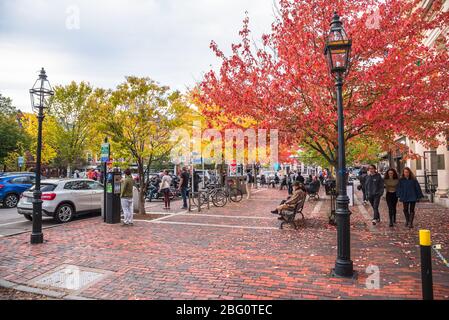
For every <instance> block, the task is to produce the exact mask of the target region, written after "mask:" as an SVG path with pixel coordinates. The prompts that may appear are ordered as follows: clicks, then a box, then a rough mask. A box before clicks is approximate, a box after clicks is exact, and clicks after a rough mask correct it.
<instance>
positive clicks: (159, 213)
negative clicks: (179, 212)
mask: <svg viewBox="0 0 449 320" xmlns="http://www.w3.org/2000/svg"><path fill="white" fill-rule="evenodd" d="M136 214H137V213H135V215H136ZM146 214H157V215H159V216H172V215H174V214H175V213H168V212H167V211H166V212H157V211H146Z"/></svg>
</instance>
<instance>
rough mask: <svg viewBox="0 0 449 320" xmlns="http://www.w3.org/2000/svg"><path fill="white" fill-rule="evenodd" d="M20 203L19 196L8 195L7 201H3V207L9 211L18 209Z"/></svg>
mask: <svg viewBox="0 0 449 320" xmlns="http://www.w3.org/2000/svg"><path fill="white" fill-rule="evenodd" d="M18 203H19V196H18V195H17V194H8V195H7V196H6V198H5V200H3V205H4V206H5V207H6V208H9V209H11V208H15V207H17V204H18Z"/></svg>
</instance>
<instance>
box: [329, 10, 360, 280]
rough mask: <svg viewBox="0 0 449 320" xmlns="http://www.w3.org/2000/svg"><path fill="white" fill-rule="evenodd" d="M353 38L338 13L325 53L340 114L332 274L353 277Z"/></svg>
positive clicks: (332, 24) (335, 16)
mask: <svg viewBox="0 0 449 320" xmlns="http://www.w3.org/2000/svg"><path fill="white" fill-rule="evenodd" d="M351 47H352V41H351V40H350V39H349V38H348V36H347V34H346V32H345V30H344V29H343V23H342V22H341V20H340V17H339V16H338V14H337V13H336V12H335V14H334V17H333V19H332V23H331V30H330V32H329V35H328V38H327V42H326V49H325V55H326V57H327V61H328V65H329V69H330V72H331V74H332V75H333V76H334V78H335V86H336V91H337V116H338V172H337V184H338V197H337V208H336V220H337V248H338V249H337V251H338V254H337V260H336V262H335V268H334V269H333V270H332V274H333V275H334V276H338V277H353V276H354V269H353V262H352V260H351V230H350V216H351V212H350V211H349V197H348V194H347V181H346V148H345V122H344V112H343V78H344V75H345V74H346V73H347V72H348V70H349V60H350V52H351Z"/></svg>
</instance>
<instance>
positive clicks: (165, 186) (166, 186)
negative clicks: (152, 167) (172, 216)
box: [159, 170, 172, 210]
mask: <svg viewBox="0 0 449 320" xmlns="http://www.w3.org/2000/svg"><path fill="white" fill-rule="evenodd" d="M171 183H172V178H171V176H170V175H169V173H168V170H164V175H163V176H162V182H161V186H160V187H159V192H161V193H162V194H163V195H164V204H165V208H164V209H165V210H170V186H171Z"/></svg>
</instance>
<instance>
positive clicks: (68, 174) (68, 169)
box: [67, 164, 72, 178]
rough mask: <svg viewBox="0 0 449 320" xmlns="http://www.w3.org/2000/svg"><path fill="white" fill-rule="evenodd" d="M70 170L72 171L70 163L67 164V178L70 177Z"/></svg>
mask: <svg viewBox="0 0 449 320" xmlns="http://www.w3.org/2000/svg"><path fill="white" fill-rule="evenodd" d="M70 172H72V169H71V168H70V164H68V165H67V178H70Z"/></svg>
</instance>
